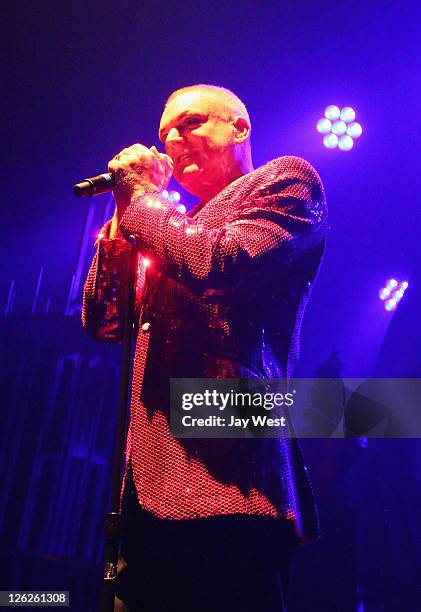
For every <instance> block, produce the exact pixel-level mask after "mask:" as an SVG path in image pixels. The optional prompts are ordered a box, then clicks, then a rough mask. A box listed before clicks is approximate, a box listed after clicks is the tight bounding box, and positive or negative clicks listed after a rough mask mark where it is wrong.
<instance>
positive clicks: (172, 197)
mask: <svg viewBox="0 0 421 612" xmlns="http://www.w3.org/2000/svg"><path fill="white" fill-rule="evenodd" d="M180 197H181V196H180V194H179V193H178V191H170V192H169V194H168V200H169V201H170V202H179V201H180Z"/></svg>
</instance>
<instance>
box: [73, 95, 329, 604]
mask: <svg viewBox="0 0 421 612" xmlns="http://www.w3.org/2000/svg"><path fill="white" fill-rule="evenodd" d="M250 133H251V125H250V119H249V116H248V113H247V110H246V108H245V106H244V104H243V103H242V102H241V100H240V99H239V98H238V97H237V96H236V95H235V94H233V93H232V92H231V91H229V90H227V89H224V88H221V87H216V86H213V85H194V86H191V87H185V88H183V89H180V90H177V91H176V92H174V93H173V94H172V95H171V96H170V98H169V99H168V101H167V103H166V105H165V108H164V112H163V115H162V118H161V123H160V127H159V139H160V140H161V142H162V143H163V146H164V147H165V154H163V153H159V152H158V151H157V150H156V148H155V147H151V148H150V149H149V148H147V147H146V146H144V145H141V144H135V145H133V146H131V147H128V148H127V149H124V150H123V151H121V153H119V154H118V155H116V157H114V158H113V159H112V160H111V162H110V164H109V171H110V172H112V173H113V174H114V177H115V187H114V197H115V201H116V210H115V214H114V217H113V219H112V220H111V221H109V222H108V223H107V224H106V225H105V227H104V228H103V229H102V230H101V232H100V237H99V239H98V241H97V251H96V254H95V257H94V260H93V262H92V265H91V268H90V271H89V274H88V278H87V281H86V284H85V291H84V305H83V315H82V316H83V324H84V326H85V328H86V330H87V332H88V333H89V334H90V335H91V336H92V337H93V338H95V339H96V340H101V341H105V342H116V341H119V340H121V339H122V334H123V328H124V321H125V317H126V315H127V305H128V304H127V298H128V283H129V261H130V252H131V249H132V248H133V247H134V248H135V249H136V251H138V253H139V268H138V269H139V272H138V278H137V283H136V287H137V300H136V325H135V329H136V352H135V357H134V364H133V380H132V398H131V411H130V425H129V432H128V438H127V448H126V469H125V475H124V484H123V495H122V520H123V537H122V547H121V566H122V569H121V571H120V572H119V576H118V578H117V583H118V588H117V594H118V599H117V600H116V601H117V604H116V610H117V609H118V610H127V609H129V610H131V611H132V612H134V611H147V612H149V611H150V612H157V611H160V610H166V611H173V610H184V611H186V610H200V611H204V610H209V611H210V610H212V611H218V612H220V611H228V610H229V611H230V612H236V611H247V612H249V611H250V612H252V611H257V610H258V611H259V612H266V611H274V610H278V611H279V610H283V609H284V605H285V589H286V585H287V579H288V570H289V565H290V563H291V559H292V556H293V554H294V551H295V549H296V547H297V544H298V543H299V542H304V541H306V540H308V539H310V538H313V537H316V536H317V532H318V525H317V515H316V511H315V508H314V503H313V497H312V492H311V488H310V485H309V482H308V479H307V475H306V470H305V467H304V464H303V460H302V456H301V453H300V449H299V445H298V441H297V440H295V439H281V440H277V439H256V438H253V439H176V438H175V437H174V436H173V435H172V434H171V431H170V426H169V405H170V378H262V379H263V378H273V377H277V378H282V377H289V376H290V375H291V373H292V371H293V368H294V366H295V364H296V362H297V359H298V352H299V331H300V325H301V319H302V316H303V312H304V308H305V305H306V303H307V300H308V297H309V294H310V291H311V287H312V285H313V282H314V280H315V278H316V275H317V271H318V268H319V265H320V261H321V258H322V254H323V249H324V232H325V225H326V208H325V197H324V192H323V187H322V184H321V181H320V178H319V177H318V175H317V173H316V172H315V170H314V169H313V168H312V166H311V165H310V164H309V163H308V162H306V161H304V160H302V159H299V158H297V157H291V156H288V157H279V158H277V159H275V160H273V161H271V162H268V163H267V164H265V165H264V166H261V167H260V168H258V169H256V170H254V169H253V165H252V156H251V146H250ZM172 174H174V177H175V178H176V179H177V181H178V182H179V183H180V184H181V185H182V186H183V187H184V188H185V189H187V190H188V191H189V192H190V193H192V194H194V195H195V196H197V197H198V199H199V203H198V204H197V205H196V206H195V207H194V208H193V209H192V210H191V211H190V212H189V213H187V214H183V213H181V212H179V211H177V209H176V208H175V207H174V206H173V205H171V204H170V203H169V202H168V201H167V200H166V199H165V198H164V197H163V196H162V195H161V192H162V190H163V189H164V188H165V187H166V186H167V184H168V181H169V179H170V177H171V175H172ZM143 258H147V260H148V266H147V267H145V266H144V265H143ZM123 602H124V604H123ZM126 606H127V607H126Z"/></svg>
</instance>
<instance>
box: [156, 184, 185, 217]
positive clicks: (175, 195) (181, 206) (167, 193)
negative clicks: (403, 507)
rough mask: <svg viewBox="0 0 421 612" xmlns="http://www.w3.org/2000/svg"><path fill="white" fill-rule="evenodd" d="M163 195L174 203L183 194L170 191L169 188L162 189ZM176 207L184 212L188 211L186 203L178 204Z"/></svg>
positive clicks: (178, 200)
mask: <svg viewBox="0 0 421 612" xmlns="http://www.w3.org/2000/svg"><path fill="white" fill-rule="evenodd" d="M161 195H162V196H164V198H165V199H166V200H168V202H171V203H172V204H176V203H177V202H180V200H181V195H180V194H179V192H178V191H168V190H167V189H163V190H162V191H161ZM176 208H177V210H178V211H179V212H182V213H183V214H185V213H186V207H185V206H184V204H178V206H177V207H176Z"/></svg>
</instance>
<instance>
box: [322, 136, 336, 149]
mask: <svg viewBox="0 0 421 612" xmlns="http://www.w3.org/2000/svg"><path fill="white" fill-rule="evenodd" d="M338 142H339V138H338V137H337V136H336V134H326V136H325V137H324V138H323V144H324V146H325V147H327V148H328V149H334V148H335V147H337V146H338Z"/></svg>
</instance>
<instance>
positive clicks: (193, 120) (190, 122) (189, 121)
mask: <svg viewBox="0 0 421 612" xmlns="http://www.w3.org/2000/svg"><path fill="white" fill-rule="evenodd" d="M199 123H201V120H200V119H199V118H198V117H189V119H186V120H185V122H184V125H187V127H193V126H195V125H199Z"/></svg>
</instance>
